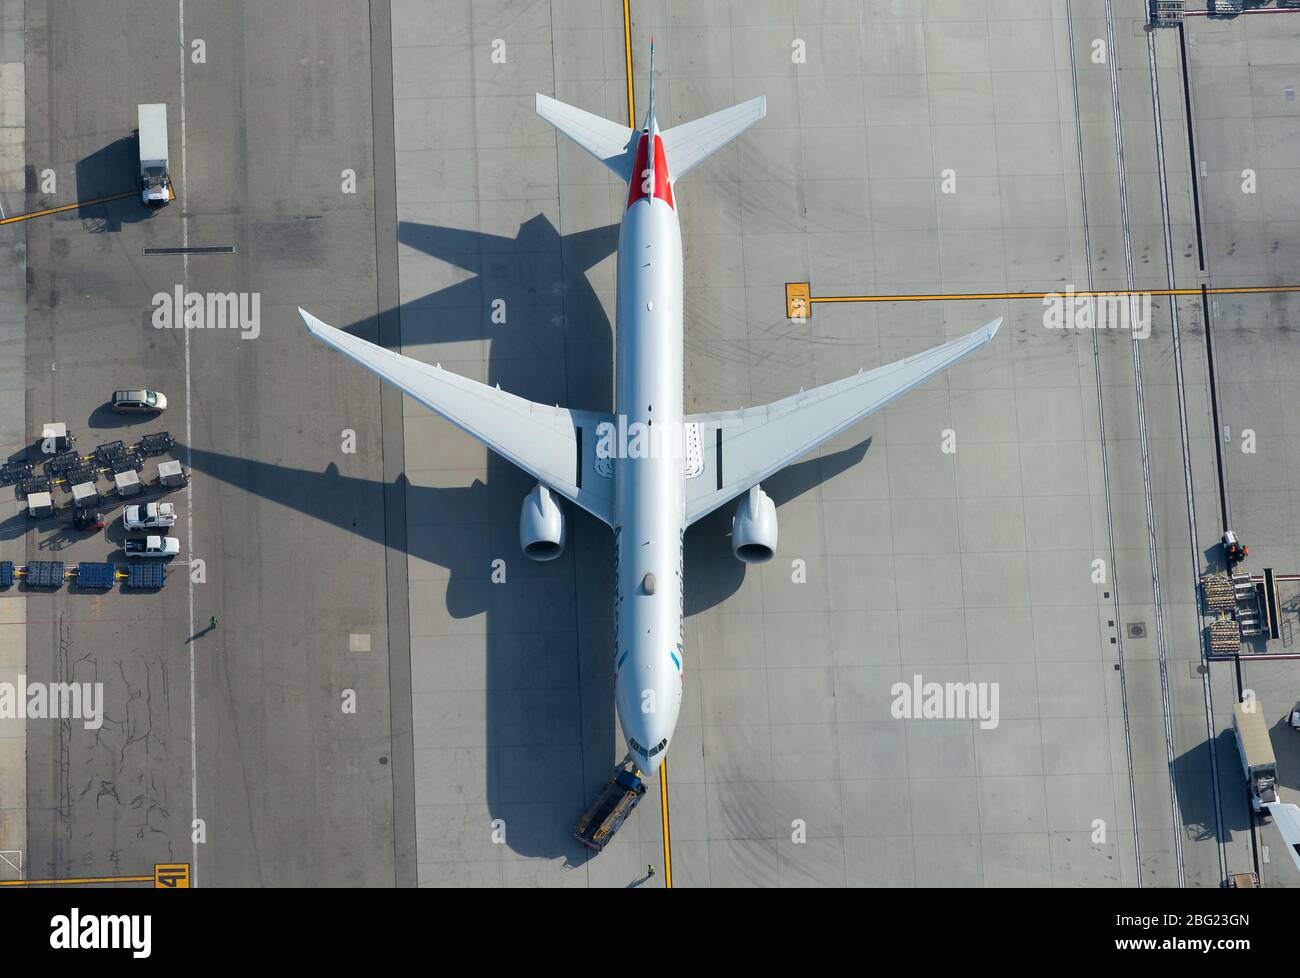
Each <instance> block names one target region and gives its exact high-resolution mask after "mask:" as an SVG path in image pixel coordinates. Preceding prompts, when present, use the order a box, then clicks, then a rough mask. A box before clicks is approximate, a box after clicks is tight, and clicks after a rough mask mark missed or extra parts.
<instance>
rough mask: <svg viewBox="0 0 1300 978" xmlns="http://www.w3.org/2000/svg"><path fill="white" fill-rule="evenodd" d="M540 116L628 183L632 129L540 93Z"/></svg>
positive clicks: (538, 96) (538, 111)
mask: <svg viewBox="0 0 1300 978" xmlns="http://www.w3.org/2000/svg"><path fill="white" fill-rule="evenodd" d="M537 114H538V115H540V116H541V117H542V118H543V119H545V120H546V121H547V122H549V123H550V124H551V125H553V126H554V127H555V128H556V129H558V130H560V132H562V133H564V134H565V135H566V136H568V137H569V138H570V139H572V140H573V141H574V142H575V143H577V144H578V145H579V146H581V147H582V148H583V149H585V150H586V151H587V152H588V153H590V154H591V155H592V156H594V157H596V159H598V160H600V162H602V163H604V164H605V165H606V166H607V167H609V168H610V169H611V170H613V171H614V173H616V174H617V175H618V177H619V179H621V180H623V181H624V182H626V181H627V179H628V176H629V175H630V174H631V172H632V154H633V152H634V151H635V149H636V145H635V142H634V141H633V138H632V136H633V133H632V130H631V129H629V128H628V127H627V126H621V125H619V124H618V123H617V122H610V121H609V120H608V119H603V118H601V117H600V116H598V115H594V114H593V113H591V112H587V111H585V110H583V109H579V108H575V107H574V106H572V105H567V104H565V103H564V102H559V101H557V100H555V99H553V98H551V97H549V96H547V95H543V94H542V93H541V92H538V93H537Z"/></svg>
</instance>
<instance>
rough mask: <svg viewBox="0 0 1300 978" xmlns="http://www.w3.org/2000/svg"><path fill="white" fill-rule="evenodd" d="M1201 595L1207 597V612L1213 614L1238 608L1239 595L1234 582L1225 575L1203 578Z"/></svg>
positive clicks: (1212, 575)
mask: <svg viewBox="0 0 1300 978" xmlns="http://www.w3.org/2000/svg"><path fill="white" fill-rule="evenodd" d="M1201 594H1202V595H1204V597H1205V610H1206V611H1208V612H1210V613H1211V614H1215V615H1217V614H1221V613H1223V612H1225V611H1233V610H1235V609H1236V607H1237V595H1236V592H1235V590H1234V589H1233V586H1232V581H1231V580H1229V579H1228V578H1227V577H1225V576H1224V575H1223V574H1206V575H1205V576H1204V577H1202V578H1201Z"/></svg>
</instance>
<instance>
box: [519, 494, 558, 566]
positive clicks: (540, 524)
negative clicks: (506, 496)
mask: <svg viewBox="0 0 1300 978" xmlns="http://www.w3.org/2000/svg"><path fill="white" fill-rule="evenodd" d="M519 546H520V547H522V548H523V551H524V556H525V557H527V558H528V559H529V560H554V559H555V558H556V557H558V556H560V554H562V553H564V513H562V512H561V511H560V507H559V506H558V505H556V502H555V497H554V496H552V495H551V490H549V489H547V488H546V487H545V486H544V485H542V484H541V483H540V482H539V483H538V484H537V488H536V489H534V490H533V491H532V492H530V493H529V494H528V495H527V496H525V497H524V504H523V506H522V507H521V508H520V510H519Z"/></svg>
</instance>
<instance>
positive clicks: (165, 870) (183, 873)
mask: <svg viewBox="0 0 1300 978" xmlns="http://www.w3.org/2000/svg"><path fill="white" fill-rule="evenodd" d="M91 883H152V884H153V886H154V889H155V890H188V889H189V888H190V864H189V863H154V867H153V875H152V876H83V877H80V878H78V879H63V880H0V886H85V885H87V884H91Z"/></svg>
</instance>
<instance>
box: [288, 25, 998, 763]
mask: <svg viewBox="0 0 1300 978" xmlns="http://www.w3.org/2000/svg"><path fill="white" fill-rule="evenodd" d="M537 112H538V114H539V115H541V116H542V118H544V119H546V120H547V121H548V122H550V123H551V124H552V125H553V126H555V127H556V128H557V129H559V130H560V131H561V132H563V133H564V134H565V135H566V136H568V137H569V138H570V139H572V140H573V141H574V142H576V143H577V144H578V145H579V146H581V147H582V148H583V149H585V150H586V151H587V152H589V153H591V154H592V155H593V156H595V157H596V158H597V159H598V160H600V161H601V162H602V163H604V164H605V166H607V167H609V169H611V170H612V171H614V173H616V174H617V175H618V177H619V179H620V180H623V181H626V182H627V185H628V192H627V203H626V208H625V210H624V212H623V218H622V225H621V228H620V230H619V245H618V286H617V323H616V327H617V328H616V333H617V346H616V377H615V405H614V407H615V413H614V414H604V413H600V412H592V411H572V410H568V409H565V408H561V407H552V406H550V405H546V404H536V403H533V402H531V401H526V400H524V399H523V398H520V397H517V396H515V395H513V394H510V393H507V392H506V391H503V390H501V389H500V388H497V387H490V386H488V385H485V384H480V383H477V382H476V381H472V380H469V379H467V378H465V377H461V376H458V375H457V374H454V373H451V372H449V371H446V370H443V369H442V367H441V366H440V365H434V366H430V365H428V364H425V363H421V362H419V361H417V360H412V359H410V358H408V357H404V356H400V355H398V354H396V353H393V352H391V351H389V350H386V349H384V348H382V347H379V346H376V345H374V344H373V343H369V342H367V341H365V340H362V339H359V338H357V337H355V336H352V335H351V334H349V333H345V332H343V331H341V330H338V329H334V328H333V327H331V326H327V325H326V324H325V323H322V322H321V321H320V320H318V319H316V318H315V317H314V316H312V315H311V314H310V313H307V312H305V311H304V310H302V309H299V310H298V311H299V313H300V314H301V315H302V318H303V322H305V323H306V324H307V329H308V330H309V331H310V332H311V334H312V336H314V337H316V338H317V339H318V340H320V341H321V342H323V343H326V344H328V345H329V346H332V347H334V348H335V349H336V350H338V351H339V352H341V353H343V354H344V355H345V356H348V357H351V358H352V359H353V360H355V361H357V362H358V363H360V364H361V365H362V366H363V367H366V368H367V369H369V370H372V371H374V372H375V373H376V374H378V375H379V376H380V377H382V378H383V379H384V380H386V381H388V382H389V383H391V384H393V385H395V386H397V387H399V388H401V389H402V390H403V391H405V392H406V393H407V394H409V395H410V396H411V397H413V398H414V399H415V400H417V401H419V402H420V403H421V404H424V405H425V406H426V407H428V408H430V409H432V410H433V411H435V412H437V413H438V414H440V415H442V416H443V417H444V418H446V419H447V420H448V421H450V422H451V423H452V424H454V425H456V426H457V427H458V428H460V429H462V430H463V431H466V432H468V433H469V434H470V435H472V436H473V437H474V438H477V439H478V440H479V441H480V442H482V443H483V444H484V445H486V446H487V447H488V448H490V449H491V450H492V451H494V452H496V453H497V454H499V455H501V456H503V457H504V458H506V459H508V460H509V461H511V462H513V463H514V464H515V465H517V466H519V468H521V469H523V470H524V471H525V472H527V473H528V474H529V475H531V476H533V477H534V478H535V479H537V486H536V488H534V489H533V490H532V492H530V493H529V494H528V496H527V497H526V498H525V499H524V501H523V510H522V512H521V514H520V517H519V542H520V545H521V547H522V548H523V552H524V554H525V555H527V556H528V557H530V558H532V559H533V560H554V559H555V558H556V557H558V556H559V555H560V553H561V552H562V551H563V549H564V541H565V527H564V514H563V512H562V510H561V508H560V506H559V505H558V504H557V501H556V499H555V497H556V496H557V495H558V496H562V497H564V498H565V499H568V500H570V501H572V502H574V503H576V504H577V505H578V506H581V507H582V508H583V509H585V510H586V511H587V512H588V513H591V514H592V515H593V516H595V517H596V518H597V519H599V520H601V521H603V522H604V523H607V524H608V525H609V526H610V527H611V528H612V529H613V531H614V541H615V551H614V552H615V556H614V632H615V646H614V659H613V667H614V698H615V702H616V705H617V708H618V716H619V722H620V723H621V725H622V728H623V736H624V737H625V738H626V740H627V744H628V748H629V749H630V751H631V757H632V759H633V761H634V762H635V763H636V764H637V766H638V767H639V768H640V769H641V771H642V772H643V773H645V774H652V773H654V772H655V771H657V770H658V768H659V765H660V763H661V761H662V760H663V758H664V753H665V751H666V750H667V749H668V745H669V743H670V741H671V740H672V736H673V729H674V727H675V726H676V724H677V714H678V711H679V709H680V707H681V699H682V682H683V680H682V675H683V670H684V669H685V666H686V650H685V649H684V648H683V621H682V615H683V581H682V575H683V555H682V543H683V538H684V537H685V534H686V528H687V527H688V526H690V525H691V524H692V523H694V522H695V521H696V520H698V519H700V518H702V517H703V516H705V515H706V514H708V513H711V512H712V511H713V510H715V509H717V508H718V507H719V506H722V505H724V504H725V503H727V502H729V501H731V500H733V499H735V498H737V497H740V502H739V505H738V506H737V508H736V514H735V516H734V517H733V519H732V521H731V546H732V551H733V552H734V553H735V555H736V557H737V558H738V559H740V560H742V561H745V562H746V563H761V562H763V561H766V560H770V559H771V558H772V556H773V555H774V554H775V552H776V545H777V523H776V507H775V505H774V503H773V502H772V500H771V499H770V498H769V497H768V496H767V494H766V493H764V492H763V490H762V489H761V488H760V486H759V484H760V483H761V482H762V481H763V480H764V479H767V478H768V477H770V476H772V475H773V474H775V473H776V472H778V471H780V470H781V469H782V468H784V467H785V466H786V465H789V464H790V463H791V462H794V461H796V460H797V459H799V458H800V457H801V456H803V455H805V454H807V453H808V452H810V451H812V450H813V449H815V448H817V446H819V445H821V444H822V443H823V442H825V441H827V440H828V439H830V438H832V437H834V436H835V435H837V434H838V433H840V432H841V431H843V430H844V429H845V428H848V427H849V426H850V425H852V424H854V423H855V422H857V421H860V420H861V419H862V418H864V417H866V416H867V415H868V414H871V413H872V412H873V411H875V410H876V409H877V408H880V407H882V406H883V405H885V404H887V403H889V402H890V401H892V400H893V399H894V398H896V397H898V396H899V395H900V394H903V393H905V392H906V391H909V390H911V389H912V388H913V387H915V386H917V385H918V384H920V383H922V382H924V381H925V380H927V379H928V378H930V377H933V376H934V375H935V374H937V373H939V372H940V371H942V370H944V369H946V368H947V367H949V366H951V365H952V364H953V363H956V362H957V361H958V360H960V359H961V358H962V357H964V356H966V355H967V354H969V353H973V352H974V351H975V350H978V349H979V348H980V347H982V346H984V344H986V343H988V342H989V341H990V340H991V339H993V334H994V333H995V332H996V331H997V328H998V326H999V325H1000V324H1001V320H1000V319H998V320H995V321H993V322H991V323H989V324H987V325H986V326H984V327H982V328H980V329H977V330H976V331H975V332H973V333H970V334H968V335H966V336H963V337H961V338H960V339H955V340H952V341H951V342H948V343H944V344H943V345H941V346H937V347H935V348H934V349H932V350H928V351H926V352H924V353H918V354H917V355H915V356H911V357H908V358H907V359H905V360H900V361H898V362H897V363H891V364H889V365H887V366H884V367H877V368H876V369H875V370H871V371H868V372H863V371H862V370H859V371H858V373H857V374H856V375H855V376H852V377H849V378H847V379H845V380H839V381H836V382H834V383H830V384H826V385H824V386H822V387H817V388H814V389H812V390H808V391H802V390H801V391H800V392H799V393H798V394H795V395H792V396H790V397H787V398H784V399H783V400H780V401H776V402H774V403H772V404H768V405H765V406H763V407H753V408H744V409H742V410H739V411H719V412H712V413H707V414H691V415H683V400H684V398H683V386H682V328H683V327H682V237H681V229H680V225H679V223H678V217H677V201H676V199H675V196H674V192H673V188H674V185H675V182H676V181H677V180H678V179H680V178H681V177H683V176H684V175H685V174H686V173H688V172H689V171H690V170H692V169H694V168H695V167H696V166H698V165H699V164H700V163H702V162H704V160H705V159H707V158H708V157H709V156H710V155H711V154H712V153H714V152H716V151H717V150H718V149H720V148H721V147H723V146H725V145H726V144H727V143H728V142H730V141H731V140H732V139H734V138H735V137H736V136H738V135H740V133H742V132H744V130H746V129H748V128H749V127H750V126H752V125H753V124H754V123H756V122H758V121H759V120H760V119H762V118H763V116H764V115H766V113H767V103H766V100H765V99H764V98H762V97H761V96H760V97H759V98H755V99H751V100H750V101H748V102H743V103H741V104H740V105H736V106H733V107H732V108H729V109H723V110H722V111H721V112H715V113H713V114H712V115H708V116H705V117H704V118H701V119H696V120H695V121H694V122H688V123H686V124H685V125H680V126H674V127H673V128H671V129H668V130H666V131H664V132H660V131H659V126H658V124H657V122H656V120H655V103H654V48H653V46H652V47H651V70H650V105H649V109H648V111H647V112H646V116H645V126H644V128H642V129H641V131H640V132H639V133H638V132H637V131H635V130H633V129H629V128H627V127H626V126H622V125H619V124H618V123H616V122H610V121H609V120H606V119H602V118H600V117H599V116H596V115H592V114H591V113H589V112H584V111H583V110H581V109H577V108H574V107H573V106H571V105H565V104H564V103H562V102H557V101H556V100H555V99H552V98H548V97H547V96H545V95H541V94H539V95H538V96H537Z"/></svg>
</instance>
